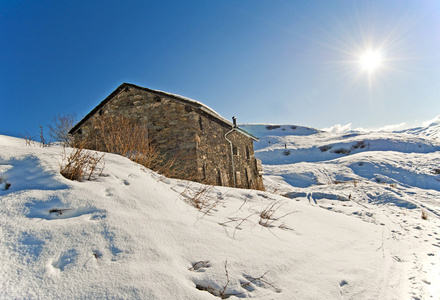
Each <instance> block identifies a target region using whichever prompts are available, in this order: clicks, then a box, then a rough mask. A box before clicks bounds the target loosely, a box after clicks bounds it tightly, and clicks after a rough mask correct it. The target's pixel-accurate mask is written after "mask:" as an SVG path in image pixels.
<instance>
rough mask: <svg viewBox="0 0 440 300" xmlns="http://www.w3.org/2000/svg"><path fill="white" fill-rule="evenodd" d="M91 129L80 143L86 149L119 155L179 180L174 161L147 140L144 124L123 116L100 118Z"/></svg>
mask: <svg viewBox="0 0 440 300" xmlns="http://www.w3.org/2000/svg"><path fill="white" fill-rule="evenodd" d="M90 128H91V129H92V130H90V132H89V134H87V135H86V136H85V138H84V139H83V140H82V142H83V143H84V145H85V147H86V148H89V149H94V150H98V151H103V152H109V153H115V154H119V155H122V156H125V157H127V158H129V159H130V160H132V161H134V162H136V163H138V164H141V165H143V166H145V167H147V168H149V169H152V170H154V171H156V172H158V173H160V174H162V175H164V176H166V177H174V178H177V177H179V176H178V175H179V174H178V170H177V168H176V166H175V165H174V162H175V158H171V159H170V158H167V157H165V156H164V155H162V154H161V153H160V151H159V150H158V148H157V146H156V145H155V144H154V143H152V142H151V141H150V139H149V136H148V129H147V127H146V125H142V124H139V123H138V122H136V121H134V120H131V119H128V118H124V117H122V116H115V117H113V116H100V117H99V118H95V119H93V121H92V123H91V126H90Z"/></svg>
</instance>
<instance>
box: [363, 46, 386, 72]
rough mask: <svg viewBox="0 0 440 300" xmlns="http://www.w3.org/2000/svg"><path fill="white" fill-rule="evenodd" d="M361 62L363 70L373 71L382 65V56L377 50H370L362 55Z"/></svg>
mask: <svg viewBox="0 0 440 300" xmlns="http://www.w3.org/2000/svg"><path fill="white" fill-rule="evenodd" d="M359 63H360V64H361V67H362V69H363V70H366V71H368V72H373V71H374V70H376V69H377V68H379V67H380V66H381V64H382V56H381V55H380V53H379V52H377V51H368V52H365V53H364V54H363V55H362V56H361V57H360V59H359Z"/></svg>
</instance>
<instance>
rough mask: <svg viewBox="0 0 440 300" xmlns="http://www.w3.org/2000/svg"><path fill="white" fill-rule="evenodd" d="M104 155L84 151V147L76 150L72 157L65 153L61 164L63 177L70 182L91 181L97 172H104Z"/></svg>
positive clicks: (71, 154)
mask: <svg viewBox="0 0 440 300" xmlns="http://www.w3.org/2000/svg"><path fill="white" fill-rule="evenodd" d="M103 157H104V154H102V155H101V154H99V153H98V152H93V151H89V150H86V149H84V148H83V147H78V148H74V149H73V151H72V152H71V153H70V155H67V153H66V151H65V150H64V152H63V157H62V162H61V164H60V169H61V171H60V172H61V175H63V176H64V177H65V178H67V179H70V180H76V181H83V180H84V179H86V180H90V179H91V177H92V175H93V174H94V173H95V172H96V171H97V170H99V169H100V170H101V173H102V170H103V169H104V167H103V166H102V167H101V166H100V164H101V163H102V164H103Z"/></svg>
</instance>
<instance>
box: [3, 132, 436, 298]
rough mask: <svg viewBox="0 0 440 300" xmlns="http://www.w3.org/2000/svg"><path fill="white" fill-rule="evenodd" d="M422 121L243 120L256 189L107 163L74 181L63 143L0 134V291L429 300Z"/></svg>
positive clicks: (431, 145)
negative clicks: (362, 125)
mask: <svg viewBox="0 0 440 300" xmlns="http://www.w3.org/2000/svg"><path fill="white" fill-rule="evenodd" d="M434 125H435V124H434ZM434 125H431V126H428V127H429V128H428V129H429V131H428V129H426V130H423V129H424V128H418V129H417V130H413V131H406V132H398V133H396V132H395V133H385V132H370V133H366V132H350V133H347V134H345V135H332V134H330V133H327V132H323V131H320V130H315V129H310V128H305V127H300V126H290V125H289V126H287V125H284V126H280V127H277V126H272V127H267V125H246V126H242V127H244V128H245V129H247V130H249V131H250V132H251V133H253V134H255V135H256V136H259V137H260V142H258V143H257V144H256V145H255V146H256V155H257V157H260V158H261V159H262V160H263V164H264V169H265V173H266V175H265V177H264V180H265V185H266V188H267V192H260V191H252V190H244V189H233V188H225V187H211V186H203V185H200V184H197V183H191V182H187V181H182V180H174V179H168V178H165V177H163V176H161V175H159V174H157V173H154V172H152V171H150V170H148V169H145V168H143V167H141V166H139V165H137V164H135V163H133V162H131V161H129V160H127V159H125V158H123V157H120V156H117V155H111V154H106V155H105V157H104V160H105V165H104V166H103V170H102V174H100V175H99V174H98V173H99V172H100V171H101V170H99V172H98V173H96V175H94V176H93V177H92V178H91V179H92V180H90V181H83V182H76V181H70V180H67V179H65V178H64V177H63V176H61V175H60V173H59V169H60V167H59V165H60V163H61V161H62V154H63V148H62V147H60V146H51V147H40V145H38V144H35V145H32V146H27V145H26V142H25V141H24V140H23V139H17V138H12V137H7V136H0V178H1V179H0V203H1V205H0V253H2V255H1V256H0V265H1V267H0V298H2V299H3V298H4V299H13V298H19V299H21V298H25V299H29V298H35V299H48V298H56V299H72V298H75V299H78V298H81V299H83V298H88V299H90V298H113V299H114V298H117V299H218V297H217V296H219V295H223V296H224V297H227V296H229V297H230V299H236V298H255V299H438V298H439V295H440V261H439V257H440V181H439V180H440V175H439V173H440V170H439V169H440V165H439V161H440V152H439V151H440V142H439V141H437V140H436V139H435V138H436V137H438V136H439V135H438V131H436V130H435V128H434V127H435V126H434ZM268 128H269V129H268ZM423 132H424V133H426V132H428V133H429V135H428V134H425V135H424V134H422V133H423ZM335 150H336V151H335ZM67 151H70V150H69V149H67ZM9 185H10V186H9ZM7 187H9V188H8V189H6V188H7ZM196 206H197V207H199V208H196ZM57 210H58V211H57ZM59 210H61V213H59ZM51 211H52V212H51ZM422 211H424V212H426V215H427V219H426V220H424V219H422ZM263 225H264V226H263ZM215 295H217V296H215Z"/></svg>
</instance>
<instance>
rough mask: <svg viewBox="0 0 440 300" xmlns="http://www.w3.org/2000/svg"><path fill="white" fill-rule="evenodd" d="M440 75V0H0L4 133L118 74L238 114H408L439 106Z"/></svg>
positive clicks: (290, 117) (76, 109) (368, 119)
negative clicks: (376, 55) (368, 63)
mask: <svg viewBox="0 0 440 300" xmlns="http://www.w3.org/2000/svg"><path fill="white" fill-rule="evenodd" d="M369 49H372V50H374V51H379V52H380V53H381V56H382V63H381V64H380V66H379V67H378V68H377V69H375V70H374V71H371V72H368V71H366V70H363V69H362V68H361V66H360V63H359V57H360V56H361V55H362V53H364V52H365V51H367V50H369ZM439 80H440V1H434V0H432V1H431V0H429V1H428V0H426V1H424V0H417V1H416V0H413V1H409V0H398V1H384V0H378V1H374V0H373V1H338V0H332V1H300V0H296V1H256V0H252V1H250V0H249V1H246V0H243V1H228V0H222V1H210V0H203V1H202V0H200V1H192V0H188V1H128V0H127V1H112V0H109V1H90V0H88V1H81V0H80V1H45V0H42V1H25V0H23V1H12V0H11V1H9V0H3V1H1V2H0V107H1V109H0V134H7V135H13V136H20V135H22V134H24V133H25V132H28V133H29V134H31V135H35V134H38V132H39V129H38V125H39V124H41V125H47V124H49V123H50V122H51V120H52V118H53V117H54V116H55V115H57V114H58V113H62V114H63V113H68V114H76V115H77V116H78V117H79V118H81V117H83V116H84V115H85V114H87V113H88V112H89V111H90V110H91V109H92V108H93V107H95V106H96V105H97V104H98V103H99V102H100V101H102V100H103V99H104V98H105V97H106V96H107V95H109V94H110V93H111V92H112V91H113V90H114V89H116V87H117V86H119V85H120V84H121V83H123V82H129V83H133V84H137V85H140V86H144V87H148V88H152V89H158V90H163V91H166V92H170V93H175V94H179V95H182V96H186V97H189V98H192V99H195V100H198V101H201V102H203V103H205V104H206V105H208V106H210V107H211V108H213V109H214V110H216V111H217V112H219V113H220V114H221V115H223V116H224V117H225V118H228V119H229V118H231V117H232V116H233V115H234V116H236V117H237V119H238V122H239V123H280V124H297V125H304V126H311V127H315V128H324V127H330V126H332V125H334V124H347V123H352V127H353V128H357V127H364V128H372V127H376V128H377V127H381V126H385V125H390V124H399V123H402V122H405V123H406V124H407V125H408V126H410V125H413V124H414V125H416V124H419V123H421V122H422V121H426V120H428V119H432V118H434V117H435V116H437V115H440V101H439V100H440V84H439Z"/></svg>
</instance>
